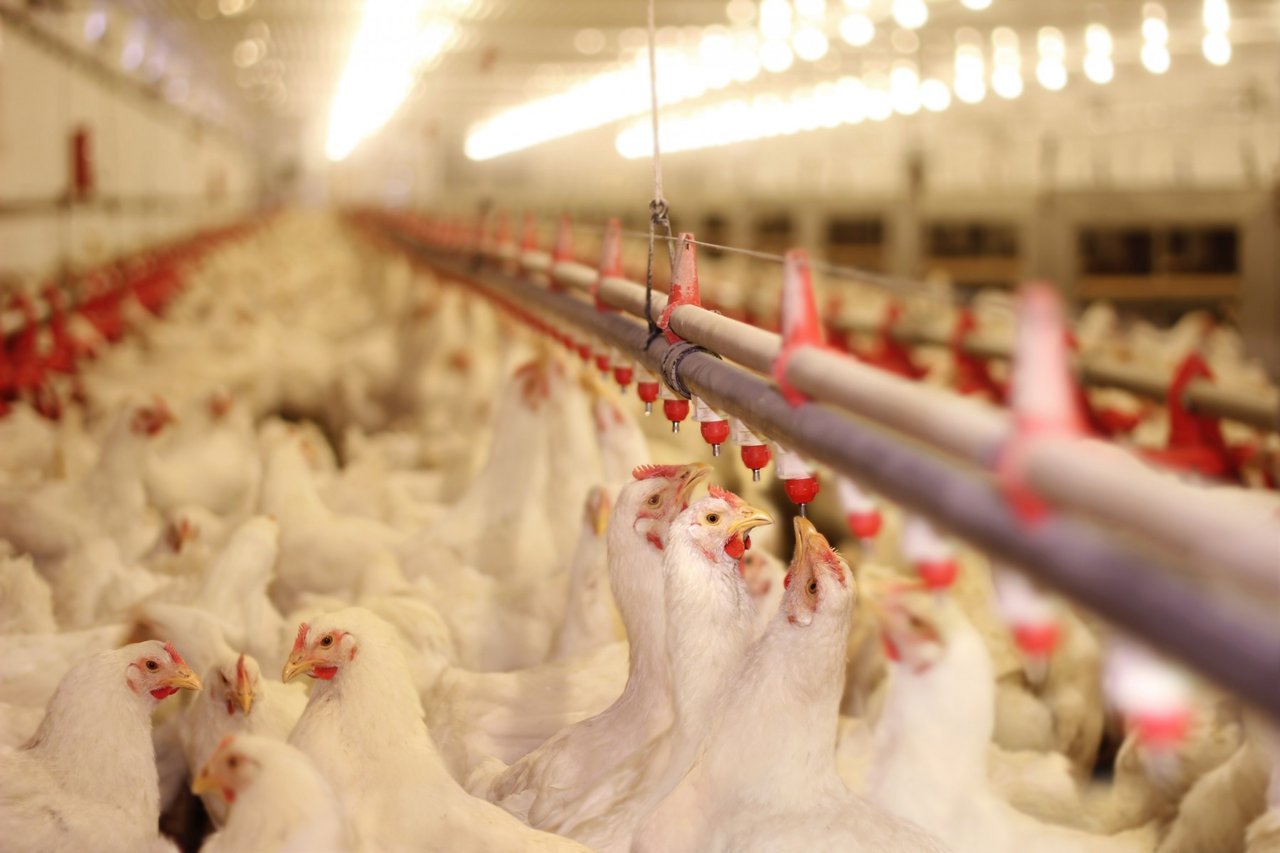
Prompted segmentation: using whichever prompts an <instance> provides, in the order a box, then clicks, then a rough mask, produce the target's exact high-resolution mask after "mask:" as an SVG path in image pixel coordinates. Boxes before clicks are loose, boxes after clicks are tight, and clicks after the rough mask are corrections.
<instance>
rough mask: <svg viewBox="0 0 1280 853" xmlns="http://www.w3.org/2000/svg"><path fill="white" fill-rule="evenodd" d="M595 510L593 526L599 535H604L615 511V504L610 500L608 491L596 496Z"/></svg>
mask: <svg viewBox="0 0 1280 853" xmlns="http://www.w3.org/2000/svg"><path fill="white" fill-rule="evenodd" d="M594 509H595V512H594V513H593V514H592V516H591V528H592V529H593V530H594V531H595V534H596V535H597V536H603V535H604V532H605V531H606V530H607V529H608V528H609V516H610V515H611V514H612V513H613V504H612V502H610V500H609V495H608V494H607V493H604V492H601V493H600V494H599V495H597V496H596V501H595V507H594Z"/></svg>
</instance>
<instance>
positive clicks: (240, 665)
mask: <svg viewBox="0 0 1280 853" xmlns="http://www.w3.org/2000/svg"><path fill="white" fill-rule="evenodd" d="M248 680H249V671H248V670H247V669H245V666H244V653H243V652H241V653H240V657H239V659H238V660H236V681H237V682H243V681H248Z"/></svg>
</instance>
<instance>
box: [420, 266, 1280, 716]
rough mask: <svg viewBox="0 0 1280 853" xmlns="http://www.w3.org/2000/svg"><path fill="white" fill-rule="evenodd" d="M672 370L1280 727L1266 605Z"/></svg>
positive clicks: (818, 420)
mask: <svg viewBox="0 0 1280 853" xmlns="http://www.w3.org/2000/svg"><path fill="white" fill-rule="evenodd" d="M402 245H404V246H405V247H406V248H407V249H409V250H410V251H413V252H415V253H416V254H418V255H419V256H420V257H422V258H423V260H425V261H427V262H429V263H431V264H433V265H434V266H435V267H436V268H437V269H439V270H440V271H441V272H442V273H444V274H446V275H448V276H450V277H453V278H458V279H462V280H465V281H469V282H471V283H472V284H474V285H476V286H478V287H479V288H481V289H483V290H486V291H488V292H490V293H492V294H495V295H498V296H501V297H502V298H504V299H506V300H508V301H516V302H519V303H522V304H524V305H526V306H527V307H529V308H532V309H536V310H539V311H542V312H544V313H547V314H552V315H554V316H556V317H559V318H562V319H563V320H566V321H568V322H569V323H572V324H573V325H575V326H577V327H579V328H580V329H582V330H584V331H586V332H588V333H590V334H592V335H594V336H596V337H598V338H599V339H601V340H602V341H604V342H605V343H607V344H608V345H610V346H613V347H616V348H618V349H619V350H620V351H621V352H623V353H624V354H626V355H627V356H628V357H631V358H635V359H637V360H639V361H642V362H643V363H645V364H646V365H648V366H649V367H650V368H651V369H653V370H654V371H655V372H660V371H661V369H662V364H663V359H664V356H666V355H667V353H668V351H669V350H670V349H671V347H670V346H669V345H668V344H667V343H666V341H665V339H663V338H658V339H657V340H655V341H654V342H653V343H652V344H650V345H649V347H648V349H646V347H645V344H646V339H647V337H648V335H647V331H646V329H645V327H644V326H643V325H642V324H641V323H639V322H637V321H636V320H634V319H631V318H629V317H626V316H623V315H620V314H616V313H609V312H600V311H597V310H596V309H595V308H594V306H592V305H590V304H588V303H587V302H585V301H583V300H581V299H579V298H576V297H575V296H573V295H570V294H566V293H555V292H552V291H550V290H548V289H544V288H541V287H537V286H533V285H530V284H529V283H528V282H525V281H522V280H520V279H519V278H516V277H514V276H511V275H508V274H506V273H503V272H498V271H493V270H479V271H476V270H471V269H468V268H467V266H466V265H465V264H463V263H460V262H458V261H456V260H451V259H448V258H447V257H442V256H440V255H437V254H435V253H432V252H430V251H427V250H424V249H423V248H422V247H419V246H416V245H413V244H411V243H408V242H405V241H402ZM677 346H681V345H679V344H678V345H677ZM797 357H798V356H797ZM679 374H680V379H681V381H682V382H683V383H684V384H685V385H686V386H687V387H689V388H690V389H691V390H693V391H694V392H695V393H696V394H697V395H698V396H700V397H702V398H703V399H705V400H706V401H707V402H708V403H709V404H711V405H712V406H714V407H716V408H717V409H720V410H722V411H724V412H726V413H728V414H730V415H733V416H735V417H739V418H742V419H743V420H745V421H747V422H748V423H750V424H751V425H752V426H753V427H756V428H759V429H760V430H761V431H762V432H764V433H766V434H767V435H769V436H770V437H772V438H775V439H777V440H779V441H781V442H783V443H785V444H787V445H788V446H789V447H793V448H795V449H796V450H799V451H801V452H803V453H804V454H805V455H807V456H808V457H810V458H812V459H813V460H815V461H817V462H820V463H822V464H824V465H827V466H829V467H831V468H832V469H834V470H836V471H839V472H841V473H844V474H847V475H848V476H851V477H853V478H855V479H856V480H857V481H858V482H860V483H865V484H866V485H867V486H868V487H870V488H872V489H875V490H876V491H879V492H881V493H882V494H884V495H885V496H887V497H888V498H890V499H892V500H894V501H897V502H899V503H901V504H903V505H904V506H909V507H911V508H912V509H913V510H915V511H918V512H921V513H923V514H924V515H926V516H928V517H930V518H931V519H932V520H933V521H935V522H936V523H938V524H939V525H941V526H942V527H944V528H945V529H947V530H949V531H951V532H953V533H954V534H956V535H957V536H959V537H961V538H963V539H965V540H967V541H969V542H971V543H973V544H974V545H976V546H977V547H980V548H982V549H983V550H985V551H987V552H988V553H990V554H991V555H992V556H993V557H995V558H997V559H1000V560H1003V561H1006V562H1008V563H1010V564H1012V565H1016V566H1019V567H1021V568H1022V569H1023V570H1024V571H1027V572H1028V573H1029V574H1032V575H1033V576H1035V577H1038V578H1040V579H1041V580H1043V581H1044V582H1045V583H1047V584H1049V585H1051V586H1053V587H1055V588H1056V589H1058V590H1059V591H1061V592H1062V593H1064V594H1066V595H1068V596H1070V597H1071V598H1073V599H1075V600H1076V601H1078V602H1079V603H1080V604H1081V605H1083V606H1085V607H1087V608H1089V609H1091V610H1094V611H1095V612H1097V613H1098V614H1100V615H1101V616H1103V617H1105V618H1107V619H1108V620H1110V621H1111V622H1114V623H1115V624H1117V625H1119V626H1121V627H1123V628H1124V629H1125V630H1127V631H1130V632H1132V633H1133V634H1134V635H1136V636H1138V637H1141V638H1143V639H1145V640H1147V641H1149V642H1151V643H1152V644H1154V645H1155V646H1157V647H1159V648H1161V649H1163V650H1164V651H1165V652H1167V653H1168V654H1170V655H1172V656H1174V657H1177V658H1179V659H1181V660H1183V661H1184V662H1186V663H1187V664H1188V665H1190V666H1191V667H1193V668H1195V669H1197V670H1198V671H1200V672H1201V673H1203V674H1204V675H1206V676H1207V677H1209V678H1210V679H1212V680H1214V681H1216V682H1218V683H1219V684H1220V685H1222V686H1223V687H1225V688H1227V689H1229V690H1231V691H1233V692H1235V693H1237V694H1239V695H1240V696H1241V697H1243V698H1244V699H1246V700H1248V701H1250V702H1253V703H1255V704H1256V705H1258V706H1259V707H1261V708H1263V709H1265V710H1267V711H1269V712H1270V713H1271V714H1272V715H1273V716H1275V717H1276V718H1277V719H1280V623H1278V622H1277V620H1276V619H1275V616H1274V611H1269V610H1268V609H1267V607H1266V606H1265V605H1260V604H1258V603H1257V602H1254V601H1250V600H1248V599H1246V598H1245V597H1243V596H1236V595H1232V594H1230V593H1229V592H1228V591H1225V590H1221V589H1215V590H1213V591H1212V594H1206V592H1205V590H1204V589H1203V588H1202V586H1201V585H1199V584H1197V583H1196V582H1194V581H1193V580H1191V579H1189V578H1188V577H1187V576H1186V575H1185V573H1184V570H1182V569H1180V568H1178V567H1177V566H1175V565H1174V564H1175V563H1176V562H1177V560H1176V558H1174V557H1172V556H1170V555H1163V556H1162V555H1159V554H1157V553H1154V552H1153V551H1152V550H1150V549H1149V548H1147V547H1143V546H1142V545H1140V544H1138V543H1137V542H1135V541H1132V540H1131V539H1129V538H1127V537H1125V536H1123V535H1118V534H1117V533H1115V532H1113V531H1108V530H1106V529H1104V528H1101V527H1099V526H1097V525H1095V524H1093V523H1091V522H1088V521H1083V520H1078V519H1074V518H1071V517H1069V516H1063V515H1055V516H1053V517H1051V518H1050V519H1049V520H1047V521H1045V522H1044V523H1042V524H1040V525H1038V526H1028V525H1027V524H1026V523H1024V522H1022V521H1021V520H1019V519H1018V518H1017V517H1016V516H1015V515H1014V514H1013V512H1012V511H1011V510H1010V509H1009V507H1008V506H1007V504H1006V502H1005V500H1004V498H1003V497H1002V496H1001V495H1000V494H999V492H998V491H996V489H995V488H994V487H993V485H992V484H991V482H990V481H989V479H988V478H986V477H984V476H982V475H981V473H980V472H975V471H973V470H971V469H967V468H965V467H964V466H960V465H957V464H956V463H954V462H948V461H947V460H945V459H943V458H940V457H938V456H937V455H935V454H933V453H930V452H929V451H928V450H927V449H926V448H923V447H921V446H919V445H915V444H912V443H909V442H908V443H904V442H902V441H900V440H898V439H895V438H894V437H892V436H891V435H889V434H886V433H885V432H883V431H881V430H879V429H876V428H875V427H873V426H871V425H868V424H866V423H863V422H860V421H859V420H856V419H853V418H850V417H848V416H847V415H846V414H844V413H842V412H839V411H836V410H835V409H832V408H830V407H829V406H826V405H822V404H818V403H807V404H804V405H802V406H799V407H794V408H793V407H792V406H790V405H788V404H787V402H786V401H785V400H784V399H783V398H782V396H781V394H779V393H778V391H777V390H776V389H775V388H774V387H773V386H772V384H771V383H770V382H768V381H767V380H765V379H762V378H759V377H756V376H753V375H751V374H750V373H748V372H746V371H744V370H742V369H740V368H738V367H735V366H733V365H731V364H729V363H727V362H725V361H722V360H720V359H717V358H716V357H714V356H712V355H708V354H705V353H701V352H692V353H689V354H688V355H686V356H685V357H684V358H683V359H682V360H681V362H680V368H679ZM1033 467H1034V463H1033Z"/></svg>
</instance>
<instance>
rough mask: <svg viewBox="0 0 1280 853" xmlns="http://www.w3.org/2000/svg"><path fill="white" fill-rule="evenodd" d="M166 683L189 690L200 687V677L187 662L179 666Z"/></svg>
mask: <svg viewBox="0 0 1280 853" xmlns="http://www.w3.org/2000/svg"><path fill="white" fill-rule="evenodd" d="M165 684H167V685H169V686H170V687H177V688H179V689H184V688H185V689H187V690H199V689H200V679H199V678H197V677H196V674H195V673H194V672H192V671H191V667H189V666H187V665H186V664H183V665H182V666H179V667H178V669H177V670H176V671H175V672H174V673H173V675H171V676H170V677H169V679H168V680H167V681H165Z"/></svg>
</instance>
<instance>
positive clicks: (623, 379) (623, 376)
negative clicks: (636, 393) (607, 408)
mask: <svg viewBox="0 0 1280 853" xmlns="http://www.w3.org/2000/svg"><path fill="white" fill-rule="evenodd" d="M633 375H634V371H633V370H632V368H630V367H615V368H614V369H613V381H614V382H617V383H618V387H619V388H621V389H622V390H623V391H625V390H627V386H628V385H630V384H631V378H632V376H633Z"/></svg>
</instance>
